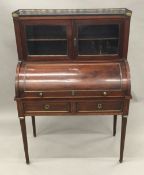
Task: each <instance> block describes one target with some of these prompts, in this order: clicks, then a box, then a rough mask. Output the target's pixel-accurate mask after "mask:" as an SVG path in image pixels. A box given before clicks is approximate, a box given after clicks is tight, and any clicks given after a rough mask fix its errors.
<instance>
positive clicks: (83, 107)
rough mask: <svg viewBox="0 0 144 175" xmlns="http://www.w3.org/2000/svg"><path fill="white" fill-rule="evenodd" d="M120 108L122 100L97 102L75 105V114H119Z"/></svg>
mask: <svg viewBox="0 0 144 175" xmlns="http://www.w3.org/2000/svg"><path fill="white" fill-rule="evenodd" d="M122 107H123V101H122V100H121V101H115V100H98V101H92V102H91V101H87V102H77V103H76V110H77V112H101V113H102V112H121V111H122Z"/></svg>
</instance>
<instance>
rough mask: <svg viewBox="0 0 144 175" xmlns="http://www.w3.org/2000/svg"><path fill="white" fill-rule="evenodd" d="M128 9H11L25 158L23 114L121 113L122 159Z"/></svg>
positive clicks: (127, 95)
mask: <svg viewBox="0 0 144 175" xmlns="http://www.w3.org/2000/svg"><path fill="white" fill-rule="evenodd" d="M131 14H132V12H131V11H130V10H128V9H123V8H122V9H89V10H88V9H85V10H82V9H79V10H78V9H77V10H74V9H73V10H72V9H69V10H66V9H64V10H62V9H61V10H58V9H57V10H56V9H55V10H50V9H49V10H48V9H45V10H42V9H35V10H17V11H15V12H13V20H14V26H15V34H16V42H17V51H18V57H19V63H18V65H17V69H16V80H15V89H16V96H15V100H16V102H17V109H18V117H19V120H20V126H21V131H22V138H23V143H24V151H25V157H26V163H29V154H28V143H27V134H26V124H25V118H26V116H31V117H32V126H33V134H34V136H36V126H35V116H43V115H45V116H48V115H94V116H95V115H97V116H101V115H110V116H113V135H115V134H116V123H117V115H119V116H121V118H122V128H121V143H120V159H119V160H120V162H122V161H123V151H124V142H125V134H126V124H127V116H128V112H129V102H130V99H131V88H130V72H129V66H128V62H127V51H128V38H129V28H130V17H131Z"/></svg>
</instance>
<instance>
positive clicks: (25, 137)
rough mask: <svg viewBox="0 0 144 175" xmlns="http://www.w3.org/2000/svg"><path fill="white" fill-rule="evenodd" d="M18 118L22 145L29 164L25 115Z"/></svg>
mask: <svg viewBox="0 0 144 175" xmlns="http://www.w3.org/2000/svg"><path fill="white" fill-rule="evenodd" d="M19 119H20V126H21V132H22V138H23V145H24V151H25V158H26V163H27V164H29V163H30V162H29V153H28V143H27V132H26V124H25V117H19Z"/></svg>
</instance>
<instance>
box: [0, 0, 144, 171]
mask: <svg viewBox="0 0 144 175" xmlns="http://www.w3.org/2000/svg"><path fill="white" fill-rule="evenodd" d="M121 7H122V8H123V7H124V8H128V9H130V10H132V11H133V14H132V19H131V28H130V40H129V52H128V61H129V64H130V70H131V81H132V82H131V83H132V95H133V100H132V102H131V107H130V115H129V116H130V117H129V121H128V131H127V140H126V141H127V142H126V145H127V147H126V150H125V151H126V153H125V154H126V156H127V157H129V158H140V160H141V159H143V158H144V151H143V148H142V147H144V126H143V122H144V118H143V117H144V56H143V55H144V54H143V52H144V1H143V0H99V1H98V0H39V1H38V0H1V1H0V157H1V158H0V174H2V173H3V171H5V170H6V169H7V168H6V167H7V162H8V161H7V160H17V163H18V161H19V160H20V161H21V162H22V163H23V159H24V157H23V149H22V146H20V145H21V144H22V142H21V136H20V134H21V133H20V128H19V124H18V120H17V112H16V105H15V103H14V101H13V99H14V95H15V90H14V78H15V69H16V65H17V62H18V59H17V58H18V57H17V50H16V42H15V34H14V27H13V21H12V16H11V13H12V11H15V10H17V9H26V8H32V9H33V8H49V9H59V8H60V9H63V8H121ZM84 119H85V123H84V121H83V118H79V117H78V119H77V120H76V119H73V118H72V117H70V118H69V119H66V118H65V117H61V119H60V118H57V117H54V118H50V119H49V121H48V120H47V119H44V121H43V120H42V119H38V120H39V123H40V124H42V125H44V127H45V129H46V128H47V125H48V127H53V129H52V130H48V131H47V134H49V132H50V133H51V132H52V133H53V132H54V133H55V129H58V130H60V133H61V134H65V133H67V131H66V130H68V131H69V127H70V128H71V132H72V133H73V134H74V133H75V130H78V128H79V125H81V124H80V123H81V122H82V125H83V126H84V127H87V128H88V129H87V130H88V131H89V133H88V134H89V135H90V134H93V132H92V133H91V131H90V130H92V131H95V134H96V133H97V130H100V131H101V132H102V129H104V127H106V126H108V128H109V129H106V128H105V129H104V134H106V133H107V132H111V119H107V120H105V119H104V118H103V117H102V120H101V121H100V120H99V119H98V118H87V117H84ZM53 122H54V123H55V124H56V125H54V123H53ZM79 122H80V123H79ZM78 123H79V124H78ZM51 124H52V125H51ZM94 124H95V126H94ZM99 124H103V125H104V126H103V127H102V129H101V127H100V126H99ZM29 125H30V124H29ZM29 125H28V130H29V128H30V126H29ZM65 126H67V127H66V128H65V129H64V127H65ZM83 126H81V127H80V130H81V129H82V130H83ZM96 127H97V128H98V129H96ZM42 128H43V127H42V126H38V129H39V130H41V131H43V129H42ZM54 128H55V129H54ZM72 128H73V129H72ZM118 128H119V126H118ZM63 129H64V130H65V131H63ZM87 130H86V131H87ZM119 130H120V128H119ZM119 130H118V134H120V133H119ZM56 133H58V131H56ZM68 133H69V132H68ZM78 133H80V134H81V132H78ZM78 133H76V135H77V134H78ZM82 133H83V132H82ZM42 134H43V132H42ZM83 134H87V133H86V132H84V133H83ZM107 135H108V134H107ZM52 136H53V135H51V137H52ZM94 136H95V137H96V136H97V135H94ZM54 137H55V135H54ZM68 137H69V136H68ZM75 137H77V136H75ZM95 137H94V138H95ZM88 138H89V139H90V138H91V137H90V136H89V137H88ZM103 138H104V137H103ZM31 139H32V138H31ZM59 139H60V138H58V140H59ZM60 140H61V139H60ZM97 140H99V138H98V139H97ZM41 141H42V140H41ZM43 141H44V140H43ZM62 141H63V146H64V144H65V142H66V140H64V139H63V140H62ZM62 141H61V142H62ZM67 141H68V142H67V145H69V143H72V142H69V140H67ZM73 141H74V140H73ZM76 141H77V139H76ZM76 141H74V142H76ZM87 141H89V140H87ZM107 141H108V139H106V142H105V143H104V145H105V146H107V149H108V148H109V147H110V145H111V146H112V145H113V142H114V141H112V143H111V142H110V141H109V142H107ZM34 142H35V141H34V140H31V144H32V143H33V144H34ZM57 142H58V141H57ZM17 143H20V144H17ZM44 144H46V147H48V145H49V144H50V143H48V144H47V143H45V142H44ZM108 144H110V145H109V146H108ZM72 145H73V144H72ZM92 145H95V147H96V149H97V147H99V146H98V145H96V143H95V144H94V143H92V144H91V146H92ZM115 145H116V152H115V154H114V155H113V154H110V155H109V154H108V153H107V152H106V151H103V150H104V148H103V150H102V151H103V154H100V155H99V153H98V152H96V153H93V152H91V153H90V152H87V153H86V157H88V153H89V154H90V157H93V155H96V157H113V156H114V157H116V158H117V156H118V153H119V139H118V138H117V142H115ZM10 146H11V147H10ZM55 146H56V145H55ZM12 148H16V149H14V150H15V151H14V150H13V149H12ZM50 148H52V146H50ZM64 148H65V147H63V150H62V151H60V150H59V151H60V152H59V151H58V155H59V154H60V153H61V155H62V157H65V156H64V155H66V157H69V154H67V153H68V152H69V151H70V150H71V152H72V153H73V155H74V157H77V156H75V155H76V152H73V151H72V150H73V149H70V148H67V150H66V149H64ZM44 149H46V148H44ZM74 150H75V151H78V152H80V151H81V148H79V149H78V150H76V149H74ZM84 150H85V149H84ZM92 150H94V149H92ZM98 150H100V149H98ZM31 151H32V150H31ZM35 151H36V153H33V157H35V158H38V159H39V156H40V155H41V154H42V156H44V155H45V153H44V152H43V153H42V152H41V151H39V154H38V153H37V151H38V146H37V149H36V150H35ZM85 151H86V150H85ZM85 151H84V152H85ZM95 151H96V150H95ZM84 152H83V153H84ZM108 152H110V149H108ZM35 154H36V155H35ZM50 155H51V154H50ZM45 157H47V158H48V157H49V154H47V155H46V156H45ZM52 157H53V156H52ZM54 157H55V156H54ZM56 157H59V156H57V155H56ZM70 157H71V156H70ZM82 157H85V156H84V155H83V156H82ZM94 157H95V156H94ZM41 158H42V157H41ZM3 160H6V161H3ZM115 160H116V159H115ZM115 160H114V161H115ZM138 160H139V159H138ZM56 161H58V160H57V159H56ZM75 161H77V160H75ZM95 162H96V161H95ZM51 163H52V162H51ZM63 163H66V162H63ZM85 163H86V162H85ZM85 163H84V164H85ZM89 163H90V162H87V165H89V166H92V165H90V164H89ZM93 163H94V162H93ZM101 163H102V161H101ZM111 163H112V161H111ZM133 163H135V162H132V164H130V165H131V166H130V167H131V171H132V172H131V173H135V171H134V170H133V167H137V168H141V164H140V165H139V164H133ZM143 163H144V161H143V162H142V164H143ZM1 165H3V167H4V168H1ZM44 165H45V164H44ZM97 165H98V166H100V165H101V164H100V162H98V164H97ZM8 166H10V167H11V168H14V166H12V165H11V163H9V164H8ZM15 166H16V164H15ZM52 166H54V165H52ZM67 166H69V168H72V169H73V168H77V164H73V166H72V167H71V164H67ZM74 166H75V167H74ZM93 166H94V167H93V170H94V172H96V170H99V169H97V168H98V166H96V164H93ZM103 166H104V167H105V166H106V168H108V169H109V164H107V163H106V161H105V163H104V165H103ZM110 166H111V165H110ZM123 166H124V165H123ZM60 167H61V168H64V167H63V165H59V168H60ZM82 167H83V166H82ZM102 168H103V167H102ZM111 168H112V167H111ZM82 169H83V168H82ZM82 169H79V171H77V173H78V172H79V173H83V174H84V173H86V174H87V173H90V172H91V171H90V169H91V168H90V167H87V169H86V172H83V171H82ZM7 170H8V169H7ZM23 170H24V171H25V169H24V167H23ZM60 170H61V169H59V171H60ZM100 170H101V169H100ZM100 170H99V172H100ZM127 170H128V169H127ZM59 171H58V172H55V171H52V169H51V173H54V172H55V173H54V174H57V173H58V174H59ZM121 171H122V170H121ZM128 171H129V170H128ZM128 171H126V172H128ZM1 172H2V173H1ZM12 172H13V171H12ZM28 172H29V171H26V172H25V173H26V174H28ZM66 172H67V171H66ZM72 172H73V173H76V172H75V171H72ZM107 172H108V171H107ZM107 172H105V173H107ZM124 172H125V171H124ZM13 173H14V172H13ZM31 173H32V172H31ZM67 173H70V172H67ZM117 173H118V172H117ZM5 174H6V173H5ZM34 174H35V173H34ZM90 174H93V173H92V172H91V173H90ZM101 174H104V173H101Z"/></svg>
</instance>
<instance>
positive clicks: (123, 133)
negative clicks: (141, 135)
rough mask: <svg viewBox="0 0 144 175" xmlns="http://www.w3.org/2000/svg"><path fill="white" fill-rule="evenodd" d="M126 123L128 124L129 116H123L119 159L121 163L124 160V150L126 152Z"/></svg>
mask: <svg viewBox="0 0 144 175" xmlns="http://www.w3.org/2000/svg"><path fill="white" fill-rule="evenodd" d="M126 125H127V116H122V125H121V144H120V160H119V162H120V163H122V162H123V152H124V144H125V135H126Z"/></svg>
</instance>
